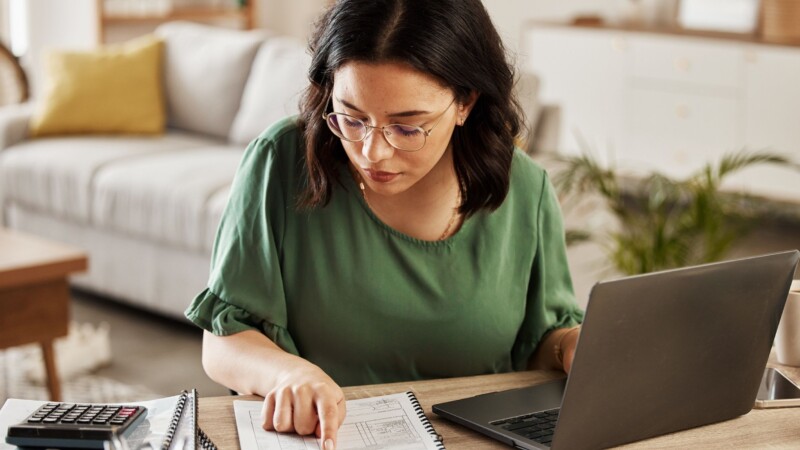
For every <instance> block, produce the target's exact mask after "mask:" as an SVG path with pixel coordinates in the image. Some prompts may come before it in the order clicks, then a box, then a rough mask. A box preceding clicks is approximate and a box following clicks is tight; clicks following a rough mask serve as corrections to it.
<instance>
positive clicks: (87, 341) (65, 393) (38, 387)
mask: <svg viewBox="0 0 800 450" xmlns="http://www.w3.org/2000/svg"><path fill="white" fill-rule="evenodd" d="M54 347H55V354H56V367H57V369H58V371H59V379H60V382H61V397H62V400H63V401H68V402H92V403H112V402H113V403H117V402H130V401H140V400H149V399H154V398H159V397H160V396H159V395H157V394H156V393H154V392H152V391H150V390H149V389H147V388H145V387H143V386H132V385H128V384H125V383H121V382H119V381H115V380H112V379H110V378H106V377H101V376H96V375H92V374H91V373H92V372H93V371H96V370H97V369H98V368H100V367H103V366H108V365H109V364H111V363H112V361H111V350H110V343H109V328H108V325H107V324H101V325H99V326H97V327H95V326H92V325H89V324H74V323H73V324H70V331H69V335H68V336H67V337H65V338H61V339H58V340H56V342H55V345H54ZM44 381H45V380H44V362H43V360H42V354H41V349H40V347H39V346H38V345H27V346H21V347H14V348H10V349H7V350H5V351H0V405H2V404H3V403H5V400H6V399H7V398H20V399H29V400H46V399H47V398H48V396H49V391H48V390H47V386H46V384H45V382H44Z"/></svg>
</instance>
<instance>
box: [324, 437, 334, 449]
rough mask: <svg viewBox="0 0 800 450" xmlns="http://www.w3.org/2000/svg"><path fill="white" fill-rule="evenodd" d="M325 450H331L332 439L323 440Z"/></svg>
mask: <svg viewBox="0 0 800 450" xmlns="http://www.w3.org/2000/svg"><path fill="white" fill-rule="evenodd" d="M325 450H333V439H326V440H325Z"/></svg>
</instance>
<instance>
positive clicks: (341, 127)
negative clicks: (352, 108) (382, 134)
mask: <svg viewBox="0 0 800 450" xmlns="http://www.w3.org/2000/svg"><path fill="white" fill-rule="evenodd" d="M328 128H330V129H331V131H333V134H335V135H336V136H338V137H340V138H342V139H345V140H348V141H360V140H362V139H364V136H365V135H366V131H367V127H365V126H364V122H362V121H360V120H358V119H356V118H354V117H350V116H348V115H347V114H336V113H333V114H328Z"/></svg>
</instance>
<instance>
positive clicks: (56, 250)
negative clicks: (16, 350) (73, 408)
mask: <svg viewBox="0 0 800 450" xmlns="http://www.w3.org/2000/svg"><path fill="white" fill-rule="evenodd" d="M87 265H88V262H87V257H86V254H85V253H83V252H82V251H80V250H78V249H75V248H72V247H68V246H66V245H61V244H57V243H54V242H49V241H46V240H42V239H40V238H37V237H33V236H28V235H25V234H22V233H18V232H15V231H10V230H4V229H1V228H0V349H3V348H7V347H13V346H17V345H23V344H30V343H34V342H38V343H40V345H41V347H42V355H43V356H44V364H45V369H46V372H47V387H48V389H49V390H50V399H51V400H54V401H60V400H61V386H60V384H59V382H58V372H56V365H55V355H54V354H53V340H54V339H55V338H57V337H61V336H66V335H67V328H68V324H69V284H68V283H67V275H69V274H70V273H72V272H79V271H83V270H86V267H87Z"/></svg>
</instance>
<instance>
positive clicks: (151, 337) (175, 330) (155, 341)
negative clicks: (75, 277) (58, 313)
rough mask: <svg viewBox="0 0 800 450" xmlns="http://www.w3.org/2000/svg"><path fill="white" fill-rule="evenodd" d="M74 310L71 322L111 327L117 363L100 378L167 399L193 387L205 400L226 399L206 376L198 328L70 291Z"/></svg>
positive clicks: (224, 393) (108, 368) (103, 372)
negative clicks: (138, 386)
mask: <svg viewBox="0 0 800 450" xmlns="http://www.w3.org/2000/svg"><path fill="white" fill-rule="evenodd" d="M71 306H72V319H73V320H76V321H78V322H80V323H86V322H88V323H92V324H99V323H100V322H107V323H108V324H109V325H110V326H111V332H110V336H111V351H112V354H113V361H112V363H111V365H109V366H108V367H105V368H102V369H100V370H98V371H97V372H96V373H95V374H96V375H99V376H105V377H108V378H111V379H114V380H117V381H120V382H123V383H127V384H138V385H142V386H144V387H146V388H148V389H149V390H151V391H153V392H155V393H157V394H159V395H163V396H169V395H175V394H177V393H179V392H180V391H181V390H183V389H191V388H195V389H197V391H198V393H199V394H200V395H201V396H203V397H212V396H219V395H228V390H227V389H226V388H224V387H223V386H220V385H219V384H217V383H215V382H214V381H212V380H211V379H210V378H208V376H206V374H205V372H204V371H203V367H202V365H201V362H200V356H201V348H202V347H201V343H202V331H201V330H200V329H199V328H196V327H194V326H193V325H190V324H188V323H183V322H178V321H175V320H171V319H166V318H163V317H160V316H157V315H154V314H151V313H147V312H142V311H139V310H137V309H134V308H131V307H128V306H125V305H121V304H119V303H115V302H112V301H109V300H107V299H104V298H102V297H98V296H95V295H92V294H88V293H86V292H82V291H77V290H73V291H72V305H71Z"/></svg>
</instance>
